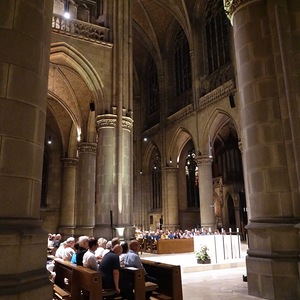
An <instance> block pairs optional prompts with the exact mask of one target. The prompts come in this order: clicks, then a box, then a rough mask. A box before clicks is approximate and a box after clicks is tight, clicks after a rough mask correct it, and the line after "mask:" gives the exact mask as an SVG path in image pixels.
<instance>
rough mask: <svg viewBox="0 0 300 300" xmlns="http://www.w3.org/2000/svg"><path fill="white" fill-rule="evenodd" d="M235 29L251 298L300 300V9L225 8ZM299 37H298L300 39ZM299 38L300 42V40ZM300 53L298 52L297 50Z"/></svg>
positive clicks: (259, 2) (232, 4)
mask: <svg viewBox="0 0 300 300" xmlns="http://www.w3.org/2000/svg"><path fill="white" fill-rule="evenodd" d="M224 3H225V9H226V10H227V13H228V15H229V17H230V18H231V21H232V24H233V34H234V46H235V53H236V62H237V74H238V84H239V91H240V99H241V119H242V128H243V132H242V142H243V161H244V162H245V163H244V167H245V172H247V174H248V176H247V180H248V182H247V186H248V197H249V199H248V201H249V202H250V210H251V214H250V215H251V219H250V222H249V225H248V226H247V228H248V237H249V250H248V256H247V259H246V264H247V275H248V290H249V294H251V295H254V296H258V297H263V298H267V299H289V300H290V299H300V283H299V269H298V262H299V253H300V243H299V230H298V229H296V227H295V224H296V223H299V217H300V209H299V203H300V201H299V141H300V130H299V124H300V120H299V100H298V101H297V97H298V99H299V88H298V89H297V86H296V85H295V76H296V74H297V72H296V70H295V69H294V65H295V62H293V60H294V59H295V57H296V53H293V51H298V53H297V54H298V56H299V48H297V47H292V43H293V41H294V40H299V34H298V35H296V32H299V27H300V25H299V22H297V20H299V17H300V3H299V1H292V0H291V1H288V0H287V1H280V0H278V1H263V0H256V1H250V0H244V1H238V0H234V1H224ZM293 30H295V32H293ZM296 36H297V38H295V37H296ZM297 49H298V50H297Z"/></svg>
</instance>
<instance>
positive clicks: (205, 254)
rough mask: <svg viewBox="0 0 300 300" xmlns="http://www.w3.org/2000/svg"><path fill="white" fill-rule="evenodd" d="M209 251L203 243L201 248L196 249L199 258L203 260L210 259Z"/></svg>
mask: <svg viewBox="0 0 300 300" xmlns="http://www.w3.org/2000/svg"><path fill="white" fill-rule="evenodd" d="M207 251H208V248H207V246H206V245H202V246H201V247H200V250H197V251H195V255H196V258H197V260H199V261H202V262H204V261H208V260H210V256H209V255H208V252H207Z"/></svg>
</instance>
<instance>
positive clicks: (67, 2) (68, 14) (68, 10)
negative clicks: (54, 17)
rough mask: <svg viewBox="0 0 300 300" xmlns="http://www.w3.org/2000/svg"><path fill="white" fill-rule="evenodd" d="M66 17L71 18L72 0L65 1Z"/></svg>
mask: <svg viewBox="0 0 300 300" xmlns="http://www.w3.org/2000/svg"><path fill="white" fill-rule="evenodd" d="M64 17H65V18H66V19H70V1H69V0H66V1H65V13H64Z"/></svg>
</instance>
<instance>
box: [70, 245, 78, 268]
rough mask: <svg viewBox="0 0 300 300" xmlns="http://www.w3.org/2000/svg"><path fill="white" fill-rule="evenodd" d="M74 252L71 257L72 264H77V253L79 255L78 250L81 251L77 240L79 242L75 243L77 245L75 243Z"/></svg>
mask: <svg viewBox="0 0 300 300" xmlns="http://www.w3.org/2000/svg"><path fill="white" fill-rule="evenodd" d="M74 251H75V252H74V253H73V256H72V258H71V263H72V264H76V255H77V252H78V251H79V243H78V242H77V243H75V245H74Z"/></svg>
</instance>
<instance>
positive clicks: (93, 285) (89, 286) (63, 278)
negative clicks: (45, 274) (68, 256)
mask: <svg viewBox="0 0 300 300" xmlns="http://www.w3.org/2000/svg"><path fill="white" fill-rule="evenodd" d="M55 272H56V276H55V284H56V285H58V286H59V287H60V288H62V289H64V290H67V291H68V292H69V293H70V294H71V297H72V300H80V299H81V293H82V291H83V292H87V293H88V294H89V299H90V300H101V299H103V296H104V295H106V296H107V295H114V294H115V292H114V291H112V290H103V289H102V278H101V273H100V272H97V271H94V270H91V269H88V268H84V267H82V266H77V265H76V264H72V263H70V262H68V261H63V260H60V259H55Z"/></svg>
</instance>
